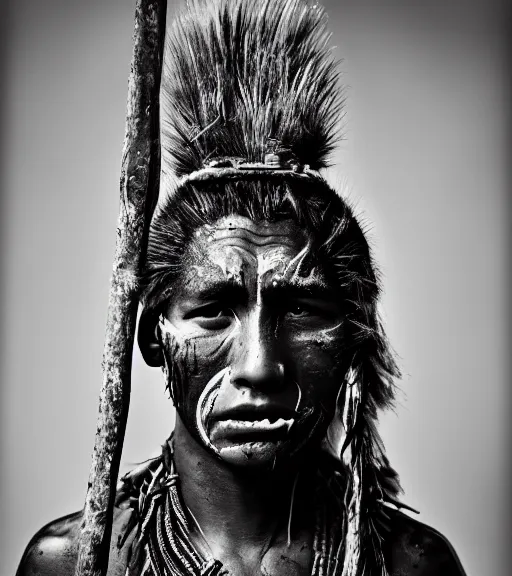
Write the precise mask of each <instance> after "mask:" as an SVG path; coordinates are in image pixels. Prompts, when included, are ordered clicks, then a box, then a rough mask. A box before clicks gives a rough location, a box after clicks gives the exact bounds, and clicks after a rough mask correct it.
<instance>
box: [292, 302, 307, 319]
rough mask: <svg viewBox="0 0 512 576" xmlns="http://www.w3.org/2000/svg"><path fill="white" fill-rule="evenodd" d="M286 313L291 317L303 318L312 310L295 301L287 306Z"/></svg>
mask: <svg viewBox="0 0 512 576" xmlns="http://www.w3.org/2000/svg"><path fill="white" fill-rule="evenodd" d="M287 314H288V315H290V316H292V317H293V318H305V317H307V316H311V314H312V310H311V307H310V306H306V305H304V304H299V303H295V304H292V305H291V306H289V307H288V310H287Z"/></svg>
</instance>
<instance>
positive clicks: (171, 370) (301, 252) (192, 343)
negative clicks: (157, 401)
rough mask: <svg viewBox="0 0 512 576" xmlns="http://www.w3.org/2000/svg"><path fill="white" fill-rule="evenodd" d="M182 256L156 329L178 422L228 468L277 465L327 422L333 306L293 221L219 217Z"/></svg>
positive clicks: (333, 382)
mask: <svg viewBox="0 0 512 576" xmlns="http://www.w3.org/2000/svg"><path fill="white" fill-rule="evenodd" d="M185 257H186V262H187V265H186V266H185V267H184V268H185V269H184V272H183V274H182V276H181V279H180V282H179V283H178V286H177V289H176V291H175V293H174V296H173V299H172V302H171V304H170V306H169V308H168V309H167V311H166V313H165V314H164V315H163V316H162V318H161V321H160V330H161V338H162V344H163V349H164V356H165V359H166V372H167V376H168V378H170V383H169V385H170V386H171V389H172V390H173V395H174V399H175V402H176V404H177V408H178V411H179V413H180V416H181V418H182V420H183V422H184V424H185V425H186V427H187V429H188V430H189V431H190V432H191V433H192V434H193V435H194V436H195V437H196V439H198V440H199V441H200V442H201V443H202V444H203V445H204V446H205V448H206V449H207V450H210V451H212V452H214V453H215V454H216V455H217V456H218V457H219V458H221V459H222V460H224V461H225V462H228V463H230V464H234V465H238V466H275V465H276V463H280V462H281V459H282V458H287V457H290V456H291V455H293V454H295V453H297V452H298V451H299V450H300V449H302V448H303V447H305V446H307V445H308V441H310V440H311V439H312V438H316V439H317V440H318V438H319V437H321V435H322V434H323V433H324V432H325V429H326V427H327V425H328V423H329V422H330V420H331V419H332V417H333V414H334V409H335V402H336V396H337V393H338V391H339V388H340V385H341V382H342V379H343V376H344V370H343V368H342V364H344V362H342V358H341V352H342V349H343V318H342V312H341V307H340V305H339V298H337V297H336V294H335V291H334V289H333V288H332V287H331V286H329V285H328V284H327V282H326V280H325V276H324V274H323V271H322V269H321V267H320V266H319V265H318V262H316V261H315V255H314V254H312V253H311V251H310V249H309V243H308V236H307V235H306V233H305V232H304V231H303V230H301V229H300V228H299V227H298V226H297V225H296V224H294V223H293V222H292V221H291V220H289V221H283V222H278V223H268V222H263V223H258V224H256V223H254V222H253V221H251V220H250V219H248V218H245V217H242V216H236V215H235V216H230V217H226V218H222V219H220V220H218V221H217V222H216V223H215V224H214V225H211V226H206V225H205V226H203V227H202V228H200V229H199V230H197V232H196V237H195V239H194V240H193V242H192V243H191V245H190V246H189V248H188V251H187V254H186V255H185ZM319 435H320V436H319Z"/></svg>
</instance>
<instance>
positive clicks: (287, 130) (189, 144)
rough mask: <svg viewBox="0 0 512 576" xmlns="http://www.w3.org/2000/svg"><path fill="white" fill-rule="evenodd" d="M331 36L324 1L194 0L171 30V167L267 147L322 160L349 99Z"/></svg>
mask: <svg viewBox="0 0 512 576" xmlns="http://www.w3.org/2000/svg"><path fill="white" fill-rule="evenodd" d="M328 40H329V34H328V33H327V31H326V17H325V14H324V12H323V10H322V9H321V8H320V7H319V6H318V5H309V4H306V3H305V2H303V1H301V0H285V1H276V0H255V1H254V2H248V1H246V0H213V1H209V2H204V1H201V0H190V1H189V2H188V3H187V11H186V12H185V14H184V15H182V16H181V17H179V18H177V19H176V20H175V21H174V23H173V24H172V25H171V27H170V31H169V34H168V37H167V47H166V50H167V57H166V61H165V70H164V75H163V82H162V91H161V130H162V142H163V157H164V170H165V169H166V168H171V169H172V170H173V172H174V173H175V174H176V175H177V176H184V175H186V174H190V173H191V172H194V171H197V170H200V169H201V168H205V167H207V166H208V165H209V163H212V162H215V161H216V160H219V159H221V160H225V159H228V158H231V159H233V160H235V161H238V162H240V161H241V162H249V163H263V162H264V161H265V157H266V155H268V154H272V155H278V156H279V157H280V159H281V160H282V161H284V162H286V163H289V165H290V166H291V165H297V166H306V165H309V167H310V168H311V169H314V170H317V169H319V168H323V167H325V166H326V165H327V157H328V155H329V153H330V152H331V150H332V149H333V145H334V144H335V140H336V136H337V131H338V129H339V120H340V110H341V104H342V94H341V92H340V90H339V86H338V72H337V68H336V62H335V60H334V58H333V54H332V51H331V49H330V47H329V45H328Z"/></svg>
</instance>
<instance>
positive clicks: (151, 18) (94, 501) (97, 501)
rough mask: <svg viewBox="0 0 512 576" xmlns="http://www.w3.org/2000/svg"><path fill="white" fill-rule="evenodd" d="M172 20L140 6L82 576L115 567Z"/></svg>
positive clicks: (144, 3) (146, 2) (160, 3)
mask: <svg viewBox="0 0 512 576" xmlns="http://www.w3.org/2000/svg"><path fill="white" fill-rule="evenodd" d="M165 16H166V0H137V4H136V9H135V31H134V45H133V56H132V63H131V71H130V79H129V84H128V106H127V117H126V131H125V140H124V149H123V157H122V165H121V182H120V191H121V199H120V210H119V220H118V226H117V238H116V251H115V259H114V265H113V274H112V279H111V286H110V295H109V304H108V315H107V327H106V336H105V349H104V352H103V383H102V387H101V392H100V405H99V416H98V425H97V429H96V440H95V444H94V451H93V455H92V464H91V472H90V476H89V484H88V488H87V496H86V500H85V506H84V512H83V520H82V526H81V533H80V537H79V543H78V562H77V565H76V571H75V576H104V575H105V574H106V572H107V568H108V556H109V549H110V537H111V532H112V514H113V506H114V499H115V490H116V484H117V476H118V474H119V463H120V460H121V452H122V448H123V440H124V433H125V429H126V420H127V416H128V407H129V403H130V387H131V364H132V351H133V340H134V333H135V324H136V317H137V306H138V301H139V287H138V283H137V277H138V273H139V271H140V268H141V266H142V264H143V262H144V258H145V253H146V247H147V235H148V228H149V221H150V219H151V215H152V212H153V209H154V206H155V203H156V200H157V197H158V183H159V171H160V146H159V129H158V120H159V119H158V114H159V98H158V93H159V88H160V75H161V69H162V58H163V44H164V37H165Z"/></svg>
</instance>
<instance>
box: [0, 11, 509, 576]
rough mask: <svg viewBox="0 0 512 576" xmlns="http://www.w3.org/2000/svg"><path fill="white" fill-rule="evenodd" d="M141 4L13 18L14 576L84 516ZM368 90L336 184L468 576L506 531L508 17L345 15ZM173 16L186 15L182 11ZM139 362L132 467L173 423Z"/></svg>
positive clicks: (9, 342)
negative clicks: (22, 562)
mask: <svg viewBox="0 0 512 576" xmlns="http://www.w3.org/2000/svg"><path fill="white" fill-rule="evenodd" d="M133 7H134V1H133V0H130V1H126V0H124V1H123V0H108V1H99V0H94V1H91V0H90V1H88V2H83V1H81V0H44V1H42V0H16V1H14V0H11V1H10V2H8V3H4V5H3V8H2V13H3V14H2V21H3V29H4V30H3V40H2V42H3V62H2V73H3V87H2V102H1V103H2V109H1V113H2V148H1V150H2V154H1V168H2V191H3V196H2V217H1V234H2V252H1V258H2V284H1V288H2V293H1V306H2V311H1V318H2V323H1V334H2V335H1V338H2V340H1V342H2V358H1V370H2V387H1V427H2V428H1V458H2V462H1V470H2V472H1V474H2V478H1V492H0V496H1V500H0V502H1V509H0V514H1V518H2V538H1V546H2V548H1V551H0V558H1V561H0V562H1V565H0V574H1V575H2V576H4V575H5V576H7V575H10V574H13V573H14V571H15V567H16V565H17V563H18V561H19V558H20V557H21V554H22V552H23V549H24V547H25V545H26V543H27V542H28V540H29V538H30V537H31V536H32V535H33V533H34V532H35V531H36V530H37V529H39V528H40V527H41V526H42V525H43V524H45V523H46V522H48V521H50V520H52V519H53V518H55V517H57V516H59V515H63V514H66V513H68V512H71V511H74V510H76V509H79V508H80V507H81V506H82V503H83V497H84V495H85V489H86V482H87V478H88V472H89V458H90V453H91V449H92V444H93V439H94V430H95V421H96V414H97V396H98V390H99V385H100V362H101V354H102V346H103V334H104V322H105V317H106V304H107V294H108V285H109V275H110V268H111V262H112V257H113V248H114V236H115V226H116V219H117V204H118V192H117V190H118V177H119V164H120V156H121V145H122V138H123V131H124V115H125V102H126V88H127V77H128V72H129V61H130V55H131V34H132V18H133ZM326 7H327V9H328V11H329V13H330V22H331V24H330V27H331V29H332V31H333V33H334V43H335V44H336V45H337V46H338V51H339V54H340V56H343V57H344V58H345V60H344V63H343V64H342V67H343V70H344V71H345V76H344V81H345V83H347V84H348V85H349V91H348V103H347V117H346V128H345V134H346V141H344V142H343V144H342V145H341V146H340V149H339V152H338V153H337V156H336V162H337V163H338V167H337V168H336V169H335V170H332V171H331V172H330V176H329V177H330V179H331V180H332V181H333V182H334V183H336V184H338V185H341V186H343V187H344V188H345V190H346V191H347V194H348V196H349V197H350V198H351V199H352V201H353V202H354V203H355V204H356V205H357V207H358V212H359V213H360V214H361V215H362V217H363V218H364V219H365V221H368V223H370V222H371V224H368V229H369V234H370V236H371V238H372V243H373V245H374V247H375V255H376V257H377V259H378V261H379V262H380V264H381V268H382V272H383V281H384V285H385V296H384V299H383V312H384V317H385V320H386V323H387V328H388V332H389V335H390V338H391V340H392V343H393V344H394V347H395V348H396V350H397V352H398V353H399V356H400V361H401V365H402V368H403V371H404V375H405V376H404V379H403V381H402V384H401V386H402V390H403V392H402V394H401V395H400V398H399V403H398V405H397V410H396V414H393V413H391V414H388V415H386V416H384V417H383V418H382V431H383V435H384V438H385V441H386V444H387V447H388V452H389V456H390V458H391V460H392V463H393V464H394V465H395V466H396V468H397V469H398V471H399V472H400V473H401V476H402V482H403V486H404V488H405V491H406V494H405V501H406V502H407V503H409V504H410V505H411V506H413V507H416V508H418V509H420V510H421V512H422V513H421V516H420V519H421V520H422V521H423V522H426V523H428V524H431V525H433V526H434V527H436V528H437V529H438V530H440V531H441V532H443V533H444V534H446V535H447V537H448V538H449V539H450V540H451V542H452V543H453V544H454V546H455V548H456V549H457V551H458V553H459V555H460V557H461V559H462V562H463V564H464V565H465V567H466V569H467V572H468V574H469V575H470V576H476V575H477V574H492V575H502V576H505V573H506V568H505V553H506V550H507V545H508V536H509V530H508V528H509V526H508V515H509V511H510V508H509V504H510V501H509V456H508V454H509V451H510V450H509V448H510V446H509V424H508V422H507V414H508V410H509V408H510V404H509V394H508V386H507V385H508V368H509V366H508V361H507V356H508V354H507V352H508V345H509V338H508V337H509V334H508V332H507V326H506V320H507V319H508V301H507V286H506V281H507V280H508V258H507V256H508V252H507V224H508V221H507V199H506V189H507V186H508V183H509V182H508V176H509V173H508V172H507V160H508V158H507V154H508V152H509V150H508V144H509V141H508V137H509V133H508V128H509V127H510V124H509V120H510V119H509V117H508V113H509V112H508V111H509V104H510V98H509V96H510V93H509V86H508V85H507V84H506V83H505V79H506V78H507V76H508V74H507V73H506V72H507V71H506V64H507V62H506V60H505V21H506V16H508V14H506V11H505V5H504V4H500V3H499V2H494V1H493V2H489V1H487V2H484V1H483V0H482V1H481V2H476V1H473V2H471V1H470V0H460V1H457V0H451V1H449V0H447V1H446V2H434V3H433V2H423V3H420V2H406V1H405V0H403V1H402V2H394V3H391V2H375V3H373V4H371V3H369V2H367V1H360V2H356V1H355V0H352V1H349V0H346V1H342V2H335V1H334V0H330V1H328V2H326ZM171 8H172V6H171ZM172 418H173V416H172V408H171V404H170V402H169V401H168V400H167V399H166V397H165V395H164V391H163V383H162V378H161V375H160V373H159V371H158V370H151V369H149V368H147V367H146V366H145V365H144V364H143V362H142V360H141V358H140V355H139V353H138V351H136V352H135V359H134V377H133V396H132V408H131V414H130V420H129V425H128V431H127V435H126V444H125V452H124V457H123V461H124V463H125V464H124V465H125V466H126V465H128V464H129V463H134V462H137V461H141V460H143V459H146V458H147V457H149V456H152V455H156V454H157V453H158V451H159V448H158V447H159V445H160V444H161V443H162V442H163V440H164V438H165V437H166V436H167V434H168V433H169V432H170V430H171V428H172Z"/></svg>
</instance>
